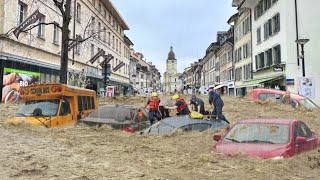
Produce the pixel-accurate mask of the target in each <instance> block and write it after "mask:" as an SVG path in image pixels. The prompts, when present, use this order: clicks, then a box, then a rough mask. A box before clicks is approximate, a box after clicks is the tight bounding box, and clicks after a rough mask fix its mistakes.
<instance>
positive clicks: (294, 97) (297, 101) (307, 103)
mask: <svg viewBox="0 0 320 180" xmlns="http://www.w3.org/2000/svg"><path fill="white" fill-rule="evenodd" d="M285 93H286V92H285V91H281V90H275V89H264V88H257V89H254V90H253V91H252V92H251V93H249V94H248V95H247V98H248V99H250V100H252V101H265V100H267V99H271V100H274V101H276V102H283V96H284V95H285ZM290 97H291V104H292V105H293V106H296V105H297V106H303V107H305V108H307V109H314V108H319V107H318V106H317V105H316V104H315V103H314V102H313V101H311V100H310V99H309V98H307V97H304V96H301V95H298V94H294V93H290Z"/></svg>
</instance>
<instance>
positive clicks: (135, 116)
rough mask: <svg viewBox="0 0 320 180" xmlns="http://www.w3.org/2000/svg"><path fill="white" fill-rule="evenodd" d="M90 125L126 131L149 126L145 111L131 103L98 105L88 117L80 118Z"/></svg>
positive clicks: (138, 129)
mask: <svg viewBox="0 0 320 180" xmlns="http://www.w3.org/2000/svg"><path fill="white" fill-rule="evenodd" d="M80 121H81V122H82V123H84V124H87V125H90V126H101V125H110V126H111V127H112V128H115V129H121V130H124V131H127V132H135V131H141V130H143V129H145V128H146V127H148V126H150V123H149V120H148V118H147V116H146V115H145V113H143V112H142V111H140V110H139V107H135V106H132V105H105V106H100V107H99V108H98V109H96V110H95V111H93V112H92V113H91V114H90V115H89V116H88V117H86V118H84V119H81V120H80Z"/></svg>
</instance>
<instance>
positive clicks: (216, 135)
mask: <svg viewBox="0 0 320 180" xmlns="http://www.w3.org/2000/svg"><path fill="white" fill-rule="evenodd" d="M221 138H222V136H221V135H220V134H215V135H213V140H215V141H220V140H221Z"/></svg>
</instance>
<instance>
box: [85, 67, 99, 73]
mask: <svg viewBox="0 0 320 180" xmlns="http://www.w3.org/2000/svg"><path fill="white" fill-rule="evenodd" d="M87 74H90V75H98V68H94V67H90V66H87Z"/></svg>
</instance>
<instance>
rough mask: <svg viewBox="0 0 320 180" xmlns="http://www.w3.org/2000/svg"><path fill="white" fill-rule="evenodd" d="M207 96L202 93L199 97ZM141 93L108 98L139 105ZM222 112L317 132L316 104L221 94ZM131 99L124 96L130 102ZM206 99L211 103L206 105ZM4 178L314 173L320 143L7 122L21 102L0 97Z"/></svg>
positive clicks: (0, 174)
mask: <svg viewBox="0 0 320 180" xmlns="http://www.w3.org/2000/svg"><path fill="white" fill-rule="evenodd" d="M202 98H203V99H204V100H205V101H207V96H203V97H202ZM146 100H147V99H145V98H141V97H132V98H127V99H124V98H115V99H112V100H108V101H107V102H101V103H102V104H106V103H119V104H122V103H126V102H130V103H132V104H139V105H141V106H142V105H144V103H145V102H146ZM223 100H224V102H225V107H224V114H225V116H226V117H227V118H228V120H229V121H230V122H231V124H234V123H235V122H236V121H237V120H239V119H241V118H250V117H279V118H298V119H302V120H304V121H305V122H306V123H307V125H308V126H309V127H310V128H311V129H313V130H315V132H316V133H317V134H318V135H320V119H319V117H320V112H318V111H308V110H305V109H293V108H291V107H290V106H284V105H279V104H275V103H273V102H265V103H254V102H250V101H247V100H245V99H243V98H234V97H223ZM130 103H129V104H130ZM206 107H209V106H208V105H207V106H206ZM0 108H1V109H0V112H1V114H0V144H1V149H0V154H1V155H0V162H1V163H0V177H1V179H84V180H85V179H234V178H236V179H262V178H268V179H318V177H319V176H320V167H319V166H317V164H318V163H319V160H320V149H319V150H318V149H317V150H314V151H310V152H307V153H304V154H302V155H297V156H295V157H292V158H289V159H284V160H278V161H275V160H259V159H254V158H249V157H245V156H243V155H237V156H234V157H230V156H225V155H221V154H217V153H213V152H211V149H212V145H213V144H214V143H215V142H214V141H213V140H212V136H213V133H212V132H203V133H195V132H194V133H178V134H174V135H172V136H165V137H160V136H141V135H139V134H138V133H136V134H130V133H126V132H122V131H119V130H113V129H111V128H109V127H108V126H103V127H101V128H98V129H97V128H94V127H88V126H85V125H82V124H76V125H72V126H69V127H64V128H51V129H48V128H45V127H32V126H28V125H24V124H21V125H17V126H14V125H9V124H7V123H6V122H5V119H7V118H8V117H10V116H13V115H14V113H15V112H16V110H17V109H18V108H19V105H18V104H1V105H0Z"/></svg>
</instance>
